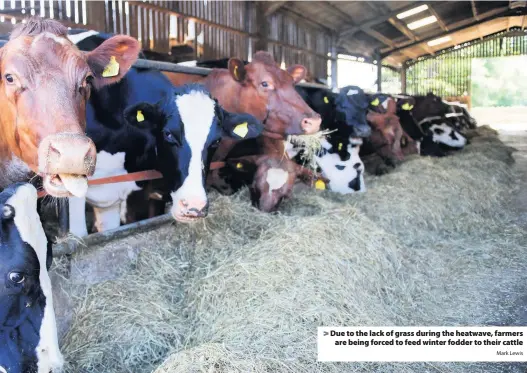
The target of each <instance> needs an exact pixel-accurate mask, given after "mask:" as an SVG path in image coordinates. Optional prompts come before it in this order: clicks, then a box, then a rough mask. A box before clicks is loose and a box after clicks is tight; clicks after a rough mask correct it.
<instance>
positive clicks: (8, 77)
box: [5, 74, 15, 84]
mask: <svg viewBox="0 0 527 373" xmlns="http://www.w3.org/2000/svg"><path fill="white" fill-rule="evenodd" d="M5 81H6V82H7V84H13V83H14V82H15V77H14V76H13V75H11V74H5Z"/></svg>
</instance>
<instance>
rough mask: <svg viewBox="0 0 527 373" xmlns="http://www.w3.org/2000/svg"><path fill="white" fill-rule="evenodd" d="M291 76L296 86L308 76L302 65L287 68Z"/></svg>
mask: <svg viewBox="0 0 527 373" xmlns="http://www.w3.org/2000/svg"><path fill="white" fill-rule="evenodd" d="M287 72H288V73H289V75H291V76H292V77H293V80H294V81H295V84H297V83H300V82H301V81H302V80H303V79H304V78H305V77H306V74H307V70H306V68H305V67H304V66H302V65H291V66H289V67H288V68H287Z"/></svg>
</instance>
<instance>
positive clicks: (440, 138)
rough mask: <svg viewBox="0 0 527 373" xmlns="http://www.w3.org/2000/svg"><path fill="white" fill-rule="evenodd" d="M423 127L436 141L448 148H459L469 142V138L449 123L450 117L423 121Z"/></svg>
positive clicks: (426, 133) (428, 135)
mask: <svg viewBox="0 0 527 373" xmlns="http://www.w3.org/2000/svg"><path fill="white" fill-rule="evenodd" d="M421 129H422V131H423V132H424V134H425V136H427V137H431V139H432V141H433V142H434V143H436V144H440V145H444V146H446V147H448V148H454V149H456V148H457V149H459V148H463V147H464V146H465V145H466V144H467V138H466V137H465V136H463V135H462V134H461V133H459V132H458V131H456V130H455V129H454V128H453V127H452V126H451V125H450V124H449V123H448V118H441V119H436V120H432V121H426V122H423V123H421Z"/></svg>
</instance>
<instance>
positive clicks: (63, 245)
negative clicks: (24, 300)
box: [53, 200, 174, 257]
mask: <svg viewBox="0 0 527 373" xmlns="http://www.w3.org/2000/svg"><path fill="white" fill-rule="evenodd" d="M66 201H67V200H66ZM66 215H68V214H66ZM172 222H174V218H173V217H172V215H171V214H165V215H161V216H156V217H155V218H151V219H146V220H141V221H138V222H135V223H131V224H126V225H123V226H120V227H119V228H115V229H111V230H109V231H106V232H100V233H93V234H90V235H88V236H86V237H84V239H83V240H82V241H80V242H79V240H78V239H76V238H70V239H60V240H59V242H57V243H55V244H53V256H54V257H59V256H62V255H71V254H73V253H74V252H75V251H77V249H78V248H79V247H82V246H93V245H101V244H104V243H106V242H109V241H113V240H116V239H120V238H124V237H127V236H130V235H132V234H136V233H143V232H148V231H151V230H153V229H155V228H158V227H160V226H162V225H165V224H168V223H172Z"/></svg>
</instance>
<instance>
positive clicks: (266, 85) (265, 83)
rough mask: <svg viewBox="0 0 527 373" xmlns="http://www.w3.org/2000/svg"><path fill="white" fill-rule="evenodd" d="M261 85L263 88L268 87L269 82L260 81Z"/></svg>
mask: <svg viewBox="0 0 527 373" xmlns="http://www.w3.org/2000/svg"><path fill="white" fill-rule="evenodd" d="M261 86H262V87H264V88H268V87H269V83H268V82H262V83H261Z"/></svg>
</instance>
